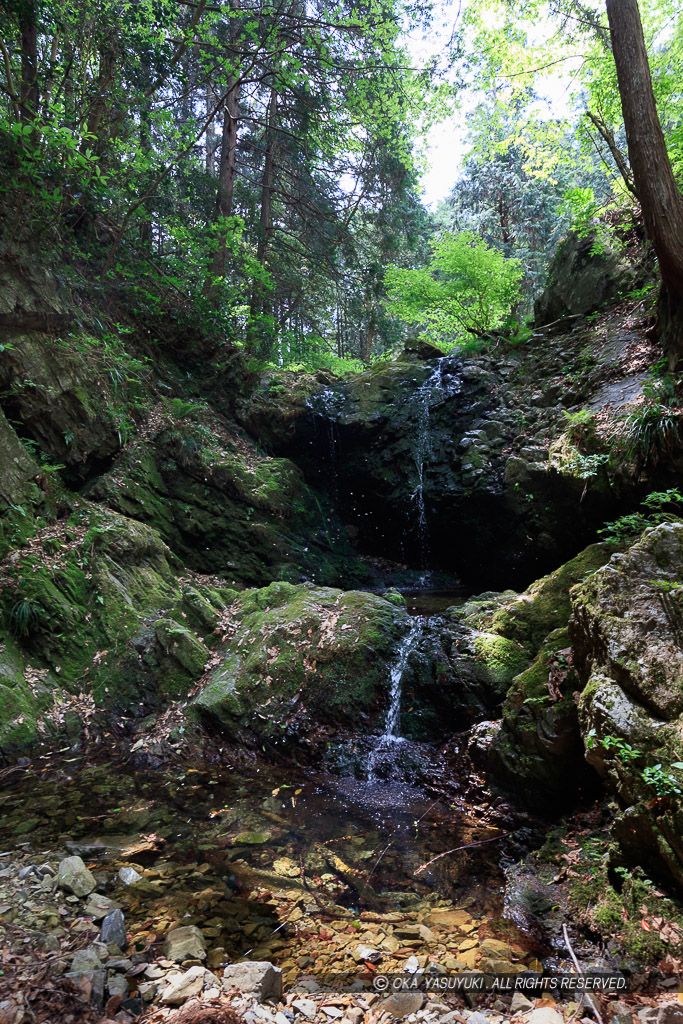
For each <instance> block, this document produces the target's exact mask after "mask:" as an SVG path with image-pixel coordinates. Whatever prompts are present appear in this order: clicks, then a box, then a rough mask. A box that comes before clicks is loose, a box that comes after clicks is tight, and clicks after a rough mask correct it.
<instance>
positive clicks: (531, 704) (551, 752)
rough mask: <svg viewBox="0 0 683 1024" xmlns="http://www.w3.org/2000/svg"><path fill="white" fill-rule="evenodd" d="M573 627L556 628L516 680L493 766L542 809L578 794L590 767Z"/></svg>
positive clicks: (491, 753) (491, 754) (490, 755)
mask: <svg viewBox="0 0 683 1024" xmlns="http://www.w3.org/2000/svg"><path fill="white" fill-rule="evenodd" d="M579 686H580V684H579V680H578V677H577V675H576V672H575V671H574V668H573V658H572V651H571V647H570V645H569V636H568V632H567V627H566V626H565V628H564V629H557V630H554V631H553V632H552V633H551V634H550V635H549V636H548V637H547V638H546V639H545V641H544V643H543V645H542V647H541V650H540V651H539V653H538V654H537V656H536V658H535V659H534V661H533V662H532V664H531V665H530V666H529V667H528V668H526V669H525V670H524V671H523V672H521V673H520V674H519V675H518V676H516V678H515V679H514V680H513V683H512V686H511V687H510V689H509V691H508V693H507V696H506V698H505V702H504V704H503V719H502V723H501V728H500V730H499V731H498V732H497V733H496V735H495V736H494V737H493V739H492V741H491V744H490V746H489V748H488V751H487V767H488V769H489V770H490V771H491V772H492V774H493V776H494V777H495V778H496V780H497V781H498V782H500V783H502V784H503V785H504V786H505V788H507V789H510V790H512V791H514V793H515V794H516V795H517V796H518V797H520V798H521V801H522V802H523V803H526V804H527V805H531V806H533V807H535V808H537V809H538V810H541V811H548V809H552V810H554V809H555V808H556V807H557V803H558V801H560V802H562V801H569V800H573V799H575V798H576V795H577V793H578V791H579V789H580V787H581V785H582V784H583V783H584V782H586V781H587V777H588V768H587V765H586V763H585V760H584V756H583V744H582V742H581V735H580V732H579V724H578V713H577V707H576V695H577V692H578V689H579Z"/></svg>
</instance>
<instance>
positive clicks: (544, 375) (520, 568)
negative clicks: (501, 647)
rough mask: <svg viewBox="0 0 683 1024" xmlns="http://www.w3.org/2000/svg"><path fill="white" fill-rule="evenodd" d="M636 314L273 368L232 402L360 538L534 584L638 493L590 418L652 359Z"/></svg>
mask: <svg viewBox="0 0 683 1024" xmlns="http://www.w3.org/2000/svg"><path fill="white" fill-rule="evenodd" d="M637 326H638V325H637V323H636V322H635V321H634V317H633V315H632V313H631V312H630V311H622V312H621V313H608V314H605V315H604V316H603V317H602V318H601V319H599V320H595V321H594V322H591V323H588V322H586V321H583V320H581V321H578V322H576V324H575V326H574V329H573V330H571V331H569V333H567V334H564V335H562V337H561V338H559V339H558V338H553V339H552V340H549V339H547V338H546V337H545V336H544V335H542V334H541V335H539V337H538V339H537V340H535V341H532V342H530V343H529V344H528V345H527V346H526V347H524V348H523V349H520V350H514V349H513V350H511V349H509V348H508V349H507V350H505V351H502V350H493V351H490V350H487V351H486V352H484V353H481V354H480V355H478V356H475V357H468V358H464V357H462V356H459V355H451V356H446V357H442V358H436V359H435V358H432V359H429V360H427V361H425V360H418V359H415V358H414V353H409V354H407V355H406V357H405V358H403V359H400V360H397V361H394V362H389V363H380V364H378V365H377V366H376V367H374V368H372V369H370V370H367V371H366V372H365V373H361V374H356V375H354V376H353V377H350V378H348V379H346V380H342V381H339V380H334V379H332V378H325V377H324V376H321V375H318V376H310V377H308V378H298V379H297V380H296V381H292V380H290V379H289V378H288V375H287V374H270V375H268V376H267V377H266V378H264V380H263V381H262V382H261V384H260V386H259V387H258V388H257V389H256V390H255V391H254V392H252V393H251V394H250V395H249V396H248V397H247V398H246V399H245V400H242V401H240V402H238V403H237V405H236V408H235V414H236V416H237V417H238V418H239V420H240V422H241V423H242V424H243V426H244V427H245V428H246V429H247V430H248V431H250V432H257V431H258V432H260V433H261V435H262V436H263V437H264V440H265V442H266V443H267V444H268V446H269V449H270V451H272V452H273V453H276V454H279V455H284V456H287V457H290V458H292V459H294V460H295V461H296V462H297V464H298V465H299V466H301V467H302V468H303V470H304V473H305V475H306V478H307V479H308V480H309V482H311V483H313V484H314V485H315V486H316V487H317V488H318V489H319V490H324V491H326V493H328V494H329V495H330V496H331V497H332V499H333V500H335V501H336V504H337V507H338V509H339V512H340V514H341V516H342V518H343V520H344V521H345V522H346V524H347V526H348V527H349V528H350V531H351V534H352V536H353V537H354V539H355V541H356V543H357V546H358V548H359V550H361V551H363V552H365V553H371V554H374V555H382V556H383V557H385V558H389V559H393V560H395V561H397V562H401V563H406V564H408V565H412V566H413V567H415V568H419V569H425V568H435V567H438V568H441V569H448V570H450V571H452V572H455V573H456V575H459V576H460V577H461V578H462V579H464V580H465V581H467V582H468V584H469V585H470V586H471V587H472V588H478V589H481V588H482V587H489V588H490V587H495V588H501V587H506V586H510V585H512V586H520V585H522V586H525V585H527V584H528V583H529V582H530V581H531V580H532V579H534V578H536V577H537V576H539V575H541V574H542V573H544V572H548V571H550V570H552V569H553V568H555V567H556V566H557V565H558V564H559V563H560V562H562V561H563V560H566V559H567V558H570V557H571V556H572V555H574V554H576V552H577V551H578V550H580V549H581V548H582V547H583V546H585V544H587V543H588V542H590V541H591V540H593V539H594V538H595V532H596V529H597V528H598V527H599V526H600V525H601V524H602V523H603V522H604V521H605V519H607V518H610V517H612V516H613V514H615V513H616V511H617V509H618V508H619V507H620V504H622V503H624V502H627V501H629V500H631V501H634V500H635V497H634V496H635V495H636V494H637V493H638V487H637V486H636V485H635V484H634V482H633V480H632V479H629V477H628V475H627V474H624V473H623V472H622V470H621V467H620V464H619V462H618V460H616V459H613V458H611V457H610V454H609V452H610V449H609V444H608V443H607V441H606V439H605V438H601V437H600V435H599V431H598V432H595V430H594V429H593V427H594V426H595V423H596V422H598V421H599V420H600V417H601V416H602V417H606V416H607V415H608V414H609V415H612V414H616V413H617V412H618V409H619V407H622V406H624V405H625V404H626V403H627V402H629V401H632V400H633V399H634V398H636V397H637V395H638V393H639V390H640V389H641V388H642V384H643V380H644V379H645V373H644V372H642V373H641V375H640V377H639V376H638V374H637V373H636V372H634V371H635V370H637V369H638V367H642V368H643V369H644V368H645V367H647V366H648V365H649V362H650V361H654V358H655V354H654V352H653V350H652V349H651V348H650V346H649V344H648V343H646V342H645V341H644V339H643V337H642V333H640V332H639V331H638V330H637V329H636V328H637ZM408 356H410V358H409V357H408ZM577 414H578V418H579V419H581V418H582V417H583V418H584V421H585V422H588V424H589V426H590V429H588V428H586V429H585V430H582V429H579V428H578V427H577V425H576V424H574V423H573V419H572V417H576V416H577ZM629 496H630V497H629Z"/></svg>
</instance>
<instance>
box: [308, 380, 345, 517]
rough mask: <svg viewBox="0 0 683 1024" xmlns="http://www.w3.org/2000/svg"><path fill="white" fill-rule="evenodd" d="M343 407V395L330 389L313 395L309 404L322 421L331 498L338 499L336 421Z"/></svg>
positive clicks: (337, 438)
mask: <svg viewBox="0 0 683 1024" xmlns="http://www.w3.org/2000/svg"><path fill="white" fill-rule="evenodd" d="M343 405H344V395H343V394H342V393H341V392H339V391H335V390H333V389H332V388H326V389H325V390H324V391H321V392H320V393H319V394H317V395H314V396H313V398H312V400H311V401H310V402H309V407H310V408H311V409H312V410H313V413H314V414H315V415H316V416H317V417H318V418H319V419H320V420H322V422H323V424H324V427H325V432H326V437H327V461H328V467H327V468H328V472H329V474H330V480H331V482H332V496H333V497H334V498H337V497H338V492H339V485H338V468H337V465H338V451H337V448H338V444H339V437H338V432H337V420H338V419H339V416H340V414H341V412H342V408H343Z"/></svg>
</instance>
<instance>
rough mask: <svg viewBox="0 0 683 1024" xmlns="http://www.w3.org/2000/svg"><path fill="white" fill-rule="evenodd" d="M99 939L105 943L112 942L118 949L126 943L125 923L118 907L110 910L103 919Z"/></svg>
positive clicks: (122, 947) (123, 947)
mask: <svg viewBox="0 0 683 1024" xmlns="http://www.w3.org/2000/svg"><path fill="white" fill-rule="evenodd" d="M100 941H101V942H106V943H107V944H109V943H113V944H114V945H115V946H118V947H119V949H125V948H126V946H127V945H128V936H127V935H126V924H125V921H124V918H123V912H122V911H121V909H120V908H117V909H116V910H112V911H110V913H108V914H107V916H106V917H105V919H104V920H103V922H102V930H101V932H100Z"/></svg>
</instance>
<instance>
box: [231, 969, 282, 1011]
mask: <svg viewBox="0 0 683 1024" xmlns="http://www.w3.org/2000/svg"><path fill="white" fill-rule="evenodd" d="M223 988H224V990H225V991H226V992H227V991H228V990H229V989H231V988H237V989H239V991H240V992H244V993H248V994H250V995H255V996H256V997H257V998H258V999H259V1000H261V1001H264V1000H265V999H280V997H281V996H282V971H281V970H280V968H279V967H274V966H273V964H271V963H268V962H267V961H247V962H246V963H242V964H230V965H229V966H228V967H226V968H225V970H224V971H223Z"/></svg>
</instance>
